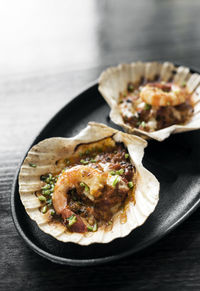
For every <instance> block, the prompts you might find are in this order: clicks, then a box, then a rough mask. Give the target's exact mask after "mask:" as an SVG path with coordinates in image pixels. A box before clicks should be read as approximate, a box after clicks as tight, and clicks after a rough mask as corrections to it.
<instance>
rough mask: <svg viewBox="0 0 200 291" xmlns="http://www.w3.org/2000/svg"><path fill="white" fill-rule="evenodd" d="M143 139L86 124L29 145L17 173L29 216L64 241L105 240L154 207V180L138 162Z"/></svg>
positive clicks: (132, 225)
mask: <svg viewBox="0 0 200 291" xmlns="http://www.w3.org/2000/svg"><path fill="white" fill-rule="evenodd" d="M145 146H146V141H144V140H143V139H141V138H139V137H137V136H133V135H128V134H125V133H122V132H119V131H117V130H114V129H112V128H109V127H107V126H105V125H103V124H98V123H89V124H88V126H87V127H86V128H85V129H84V130H82V131H81V132H80V133H79V134H78V135H77V136H75V137H73V138H50V139H46V140H44V141H41V142H40V143H38V144H37V145H35V146H33V147H32V148H31V149H30V151H29V152H28V155H27V157H26V159H25V160H24V162H23V165H22V167H21V170H20V174H19V192H20V198H21V201H22V203H23V204H24V206H25V209H26V212H27V213H28V215H29V216H30V217H31V218H32V219H33V220H35V221H36V222H37V224H38V226H39V227H40V228H41V229H42V230H43V231H44V232H46V233H48V234H50V235H52V236H54V237H55V238H57V239H58V240H61V241H63V242H75V243H78V244H82V245H88V244H91V243H94V242H99V243H107V242H109V241H111V240H113V239H115V238H117V237H124V236H126V235H128V234H129V233H130V232H131V231H132V230H133V229H134V228H136V227H137V226H139V225H141V224H143V223H144V222H145V220H146V219H147V217H148V216H149V215H150V214H151V213H152V212H153V210H154V208H155V206H156V204H157V202H158V195H159V183H158V181H157V179H156V178H155V177H154V175H153V174H151V173H150V172H149V171H147V170H146V169H145V168H144V167H143V165H142V157H143V154H144V148H145Z"/></svg>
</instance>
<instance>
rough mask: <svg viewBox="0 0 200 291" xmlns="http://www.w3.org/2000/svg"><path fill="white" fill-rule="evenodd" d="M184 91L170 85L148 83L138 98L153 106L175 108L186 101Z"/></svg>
mask: <svg viewBox="0 0 200 291" xmlns="http://www.w3.org/2000/svg"><path fill="white" fill-rule="evenodd" d="M186 93H187V92H186V90H184V89H181V88H180V87H179V86H177V85H175V84H170V83H165V84H162V83H149V84H147V85H145V86H144V87H143V88H142V90H141V92H140V97H141V98H142V100H143V101H144V102H146V103H147V104H150V105H153V106H169V105H171V106H176V105H179V104H181V103H184V102H185V101H186V96H187V94H186Z"/></svg>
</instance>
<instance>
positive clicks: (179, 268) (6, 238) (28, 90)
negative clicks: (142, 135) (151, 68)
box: [0, 0, 200, 291]
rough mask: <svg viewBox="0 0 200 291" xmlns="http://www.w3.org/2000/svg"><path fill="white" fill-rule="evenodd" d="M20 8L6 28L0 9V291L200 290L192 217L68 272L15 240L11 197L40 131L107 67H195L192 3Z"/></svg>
mask: <svg viewBox="0 0 200 291" xmlns="http://www.w3.org/2000/svg"><path fill="white" fill-rule="evenodd" d="M27 2H28V1H19V2H18V3H19V5H18V4H17V5H15V6H14V7H13V10H12V11H11V12H9V13H11V16H12V17H11V18H12V19H13V17H14V20H13V22H11V24H9V23H10V22H8V20H7V16H6V14H5V13H4V12H5V11H7V13H8V11H10V10H9V9H8V8H7V7H6V8H5V7H3V8H4V10H3V12H2V9H0V10H1V13H4V14H2V15H4V18H3V20H2V18H1V20H0V24H3V23H2V22H3V21H5V22H6V24H8V25H10V26H9V27H8V29H7V31H5V33H7V34H9V33H10V29H11V28H12V31H11V33H13V38H11V37H10V35H7V34H6V36H5V34H4V35H2V37H3V40H2V46H1V47H2V52H3V53H2V54H1V53H0V76H1V81H0V132H1V142H0V238H1V240H0V241H1V248H0V290H2V291H4V290H62V289H65V290H80V288H81V290H108V289H109V290H147V289H148V290H199V289H200V232H199V226H200V214H199V211H196V212H195V213H194V214H193V215H192V216H191V217H190V218H189V219H188V220H187V221H185V222H184V223H183V224H182V225H181V226H179V227H178V228H177V229H176V230H175V231H173V232H172V233H171V234H170V235H168V236H167V237H165V238H163V239H162V240H161V241H160V242H158V243H156V244H155V245H153V246H151V247H149V248H148V249H146V250H144V251H142V252H140V253H138V254H137V255H134V256H131V257H128V258H125V259H122V260H120V261H117V262H114V263H112V264H109V265H104V266H96V267H92V268H89V267H84V268H76V267H66V266H60V265H56V264H53V263H51V262H49V261H47V260H45V259H43V258H41V257H39V256H38V255H36V254H35V253H33V252H32V251H31V250H30V249H29V248H28V247H27V246H26V245H25V243H24V242H23V240H22V239H21V238H20V237H19V235H18V234H17V232H16V229H15V227H14V225H13V222H12V218H11V211H10V191H11V186H12V181H13V177H14V173H15V171H16V169H17V165H18V163H19V161H20V159H21V158H22V157H23V154H24V153H25V151H26V149H27V148H28V146H29V145H30V144H31V142H32V140H33V139H34V137H35V136H36V134H37V133H38V131H39V130H40V129H41V128H42V127H43V126H44V125H45V123H46V122H47V121H48V120H49V118H50V117H51V116H52V115H53V114H55V113H56V112H57V110H58V109H60V108H61V107H62V106H63V105H65V104H66V102H68V101H69V100H70V99H71V98H72V97H73V96H74V95H76V93H77V92H79V91H80V90H81V88H83V87H84V86H85V85H87V84H88V82H90V81H93V80H95V79H96V78H97V77H98V76H99V74H100V72H101V71H102V70H103V69H104V68H105V67H106V66H108V65H110V64H116V63H119V62H129V61H136V60H161V61H163V60H171V61H174V62H176V63H180V64H184V65H188V66H193V67H196V68H200V17H199V11H200V2H199V1H178V0H177V1H176V0H175V1H154V0H149V1H143V0H142V1H130V0H126V1H124V0H115V1H111V0H110V1H98V0H96V1H89V0H85V1H82V2H80V1H77V0H76V1H73V2H72V1H69V2H68V1H61V2H59V1H48V3H47V1H46V2H45V3H44V2H43V1H40V2H39V1H30V2H31V4H27ZM83 2H84V4H83ZM13 3H14V2H13ZM73 3H74V4H73ZM4 5H6V4H4ZM28 5H29V6H28ZM0 8H1V7H0ZM9 13H8V14H9ZM20 13H21V14H20ZM9 15H10V14H9ZM12 19H11V20H12ZM15 21H16V22H15ZM77 23H78V24H77ZM15 25H16V27H15ZM0 26H1V29H2V25H0ZM34 27H35V29H34ZM22 31H23V33H22ZM15 32H16V33H18V36H19V40H20V41H19V43H17V42H15V40H17V39H18V37H17V36H16V35H15ZM9 37H10V38H9ZM45 37H46V38H45ZM8 39H9V41H10V42H9V41H8ZM10 44H12V45H13V46H14V47H13V51H15V49H16V54H15V57H14V56H13V55H11V50H10ZM22 48H25V49H24V52H23V51H22ZM0 51H1V50H0ZM13 53H14V52H13Z"/></svg>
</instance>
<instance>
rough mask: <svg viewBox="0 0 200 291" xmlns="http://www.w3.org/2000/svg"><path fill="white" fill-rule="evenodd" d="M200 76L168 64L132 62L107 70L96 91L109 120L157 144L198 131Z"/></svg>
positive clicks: (184, 68) (186, 69)
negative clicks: (170, 136)
mask: <svg viewBox="0 0 200 291" xmlns="http://www.w3.org/2000/svg"><path fill="white" fill-rule="evenodd" d="M199 84H200V76H199V75H198V74H196V73H195V74H192V73H190V70H189V69H188V68H186V67H182V66H180V67H177V66H175V65H173V64H172V63H169V62H165V63H163V64H160V63H157V62H152V63H142V62H137V63H132V64H125V65H119V66H118V67H113V68H108V69H107V70H106V71H104V72H103V73H102V74H101V76H100V78H99V91H100V92H101V94H102V96H103V97H104V98H105V100H106V101H107V103H108V104H109V105H110V107H111V112H110V117H111V120H112V121H113V122H115V123H116V124H118V125H121V126H122V127H123V128H124V130H125V131H126V132H128V133H133V134H137V135H140V136H142V137H143V138H154V139H157V140H159V141H162V140H164V139H165V138H167V137H168V136H169V135H170V134H171V133H175V132H182V131H188V130H194V129H198V128H200V111H199V106H200V105H199V104H200V102H199V101H200V96H199V93H200V92H199V87H198V86H199Z"/></svg>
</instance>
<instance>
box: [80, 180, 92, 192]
mask: <svg viewBox="0 0 200 291" xmlns="http://www.w3.org/2000/svg"><path fill="white" fill-rule="evenodd" d="M80 186H81V187H84V188H85V191H86V192H89V191H90V188H89V187H88V185H87V184H85V183H83V182H81V183H80Z"/></svg>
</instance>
